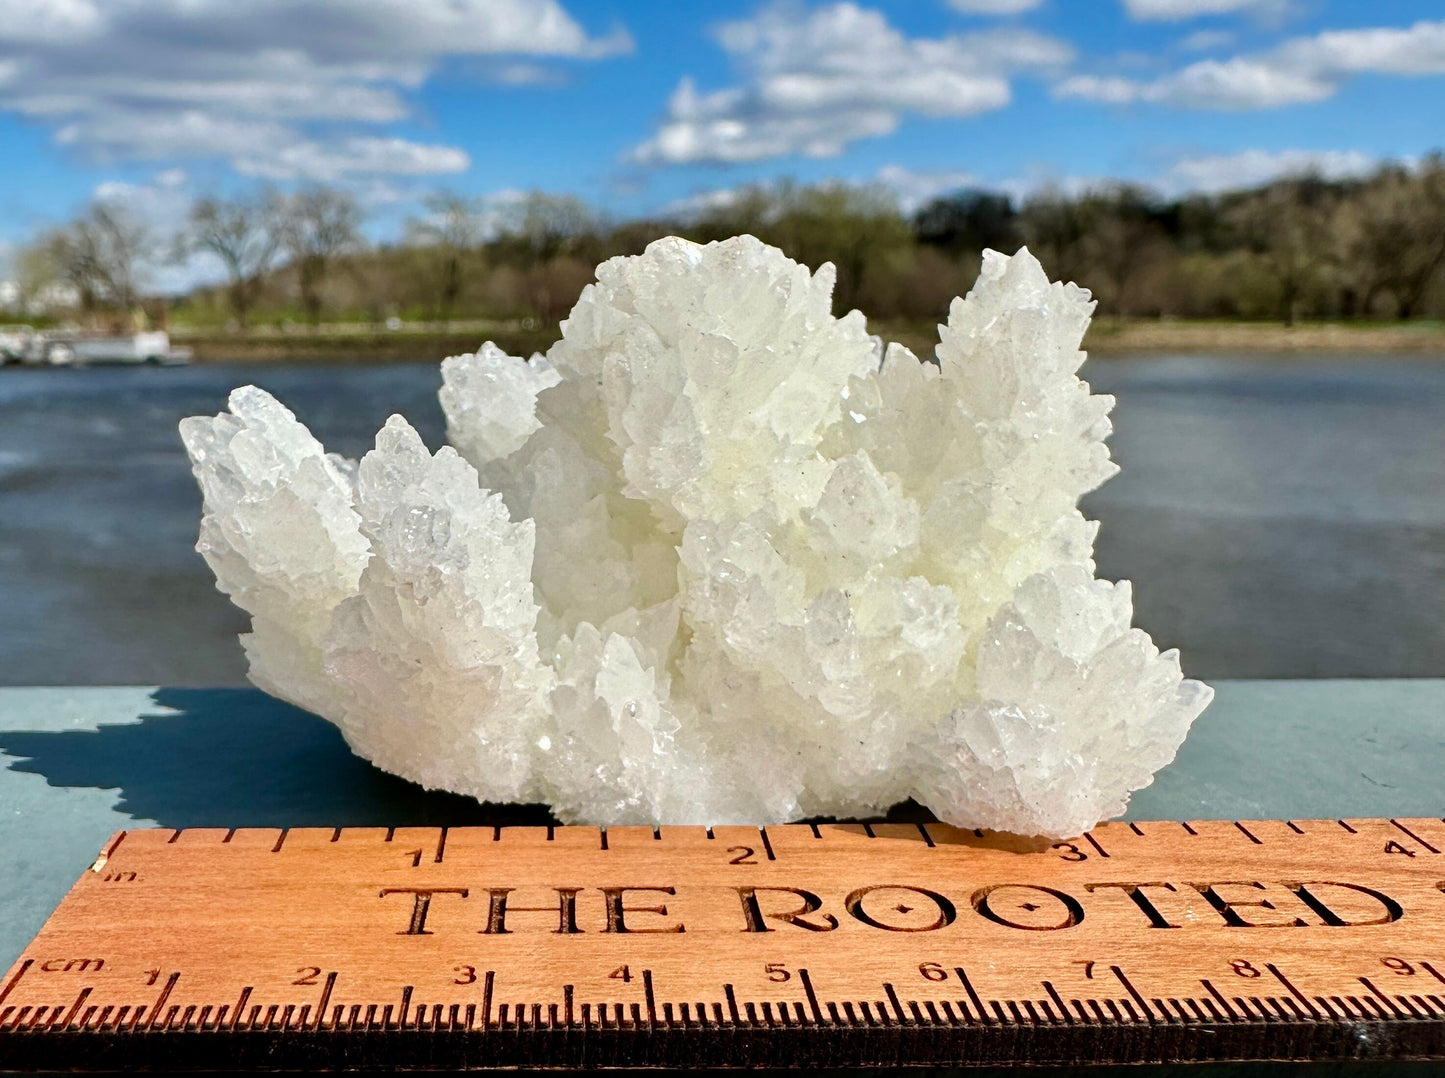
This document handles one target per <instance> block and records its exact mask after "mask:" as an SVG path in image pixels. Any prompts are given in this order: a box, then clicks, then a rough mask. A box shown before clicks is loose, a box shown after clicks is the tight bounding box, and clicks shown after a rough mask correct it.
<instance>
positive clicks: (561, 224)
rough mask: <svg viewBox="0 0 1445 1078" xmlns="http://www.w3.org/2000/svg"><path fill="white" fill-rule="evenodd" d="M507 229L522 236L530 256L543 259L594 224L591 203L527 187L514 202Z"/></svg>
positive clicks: (553, 255) (566, 246)
mask: <svg viewBox="0 0 1445 1078" xmlns="http://www.w3.org/2000/svg"><path fill="white" fill-rule="evenodd" d="M512 216H513V220H512V222H511V224H510V226H509V227H508V229H507V231H508V232H510V233H512V234H513V235H514V236H517V237H519V238H521V239H523V240H524V241H525V242H526V244H527V246H528V247H529V248H530V249H531V253H532V255H533V257H535V258H536V259H537V260H538V261H541V262H546V261H548V260H550V259H553V258H556V257H557V256H558V255H560V254H562V253H563V252H565V251H566V250H567V248H568V246H569V245H570V244H571V243H572V242H573V241H574V240H576V239H578V238H579V237H580V236H583V235H585V234H586V233H588V232H590V231H592V230H593V229H595V228H596V227H597V224H598V221H597V215H596V214H594V213H593V212H592V209H591V207H589V206H588V205H587V203H585V202H583V201H582V200H581V199H580V198H576V197H575V196H573V195H549V194H546V193H544V192H542V191H531V192H529V193H528V194H527V196H526V197H525V198H523V199H522V200H521V201H520V202H519V203H518V204H517V206H516V209H515V210H514V212H513V215H512Z"/></svg>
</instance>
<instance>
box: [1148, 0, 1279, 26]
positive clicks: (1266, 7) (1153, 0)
mask: <svg viewBox="0 0 1445 1078" xmlns="http://www.w3.org/2000/svg"><path fill="white" fill-rule="evenodd" d="M1290 6H1291V5H1290V0H1124V10H1125V11H1127V12H1128V13H1129V15H1130V16H1131V17H1132V18H1135V19H1141V20H1160V21H1168V22H1178V21H1180V20H1183V19H1195V18H1199V17H1200V16H1202V15H1235V14H1240V13H1248V14H1251V15H1259V16H1263V17H1265V18H1277V17H1279V16H1281V15H1283V14H1285V13H1286V12H1287V11H1288V10H1289V8H1290Z"/></svg>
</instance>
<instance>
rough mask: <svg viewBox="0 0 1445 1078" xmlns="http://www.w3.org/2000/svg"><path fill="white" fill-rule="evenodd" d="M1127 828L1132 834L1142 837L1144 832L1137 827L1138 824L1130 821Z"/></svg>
mask: <svg viewBox="0 0 1445 1078" xmlns="http://www.w3.org/2000/svg"><path fill="white" fill-rule="evenodd" d="M1129 830H1130V831H1133V832H1134V834H1136V835H1138V836H1139V837H1140V838H1143V837H1144V832H1143V831H1141V830H1140V829H1139V825H1138V824H1137V823H1131V824H1130V825H1129Z"/></svg>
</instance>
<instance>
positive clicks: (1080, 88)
mask: <svg viewBox="0 0 1445 1078" xmlns="http://www.w3.org/2000/svg"><path fill="white" fill-rule="evenodd" d="M1359 74H1385V75H1400V76H1420V75H1442V74H1445V21H1440V22H1429V21H1421V22H1417V23H1416V24H1415V25H1413V26H1410V27H1407V28H1404V29H1398V28H1393V27H1380V28H1374V29H1362V30H1334V31H1328V32H1325V33H1321V34H1316V35H1313V36H1311V37H1297V38H1293V39H1291V40H1289V41H1286V42H1285V43H1284V44H1282V45H1280V46H1279V47H1278V48H1276V49H1273V50H1271V51H1269V52H1265V53H1258V54H1256V55H1253V56H1236V57H1233V58H1232V59H1228V60H1201V61H1199V62H1197V63H1194V64H1190V65H1189V66H1188V67H1185V68H1182V69H1181V70H1179V71H1176V72H1174V73H1172V74H1169V75H1165V76H1164V77H1162V78H1159V79H1155V80H1153V81H1138V80H1134V79H1127V78H1107V77H1099V76H1093V75H1079V76H1075V77H1073V78H1069V79H1065V80H1063V81H1062V82H1060V83H1059V84H1058V85H1056V86H1055V87H1054V93H1055V95H1056V96H1058V97H1065V98H1068V97H1073V98H1081V99H1083V100H1086V101H1097V102H1101V103H1104V104H1128V103H1131V102H1136V101H1142V102H1152V103H1157V104H1164V105H1172V106H1175V107H1178V108H1194V109H1262V108H1275V107H1278V106H1281V105H1294V104H1301V103H1305V102H1311V101H1322V100H1324V99H1325V98H1328V97H1331V96H1333V95H1334V94H1335V93H1336V92H1337V91H1338V90H1339V88H1340V87H1341V86H1342V85H1343V84H1344V83H1345V82H1346V81H1347V80H1348V79H1349V78H1350V76H1352V75H1359Z"/></svg>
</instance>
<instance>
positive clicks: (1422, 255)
mask: <svg viewBox="0 0 1445 1078" xmlns="http://www.w3.org/2000/svg"><path fill="white" fill-rule="evenodd" d="M1342 217H1343V219H1344V222H1345V224H1344V227H1345V228H1346V229H1347V230H1348V240H1347V251H1348V256H1349V260H1350V263H1351V264H1352V265H1353V266H1355V267H1357V270H1358V272H1359V273H1360V275H1361V277H1362V285H1361V297H1360V306H1361V309H1362V311H1363V312H1364V313H1369V311H1370V308H1371V307H1372V305H1373V304H1374V301H1375V299H1376V298H1377V297H1378V296H1379V294H1380V293H1381V292H1388V293H1389V294H1390V295H1391V296H1393V297H1394V300H1395V313H1396V315H1397V316H1398V317H1399V318H1401V319H1406V318H1410V317H1412V316H1413V315H1415V314H1416V313H1417V312H1418V311H1419V309H1420V305H1421V302H1422V300H1423V299H1424V297H1425V293H1426V291H1427V290H1428V289H1429V287H1430V283H1431V282H1432V281H1433V280H1434V278H1435V275H1436V274H1437V273H1438V272H1439V270H1440V267H1441V266H1442V265H1445V159H1442V158H1441V157H1440V156H1439V155H1438V154H1436V155H1433V156H1431V157H1429V158H1427V159H1426V160H1425V161H1424V162H1423V163H1422V164H1421V165H1420V167H1419V168H1418V169H1417V170H1416V171H1415V172H1414V173H1411V172H1410V171H1409V170H1407V169H1404V168H1401V167H1399V166H1389V167H1386V168H1383V169H1381V170H1380V171H1379V172H1378V173H1377V174H1376V175H1375V176H1374V177H1373V178H1371V180H1370V182H1369V183H1367V184H1366V185H1365V186H1364V188H1363V189H1362V190H1361V191H1360V192H1359V194H1358V195H1357V196H1356V197H1355V198H1354V199H1352V200H1350V203H1349V205H1348V212H1347V213H1343V214H1342Z"/></svg>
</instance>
